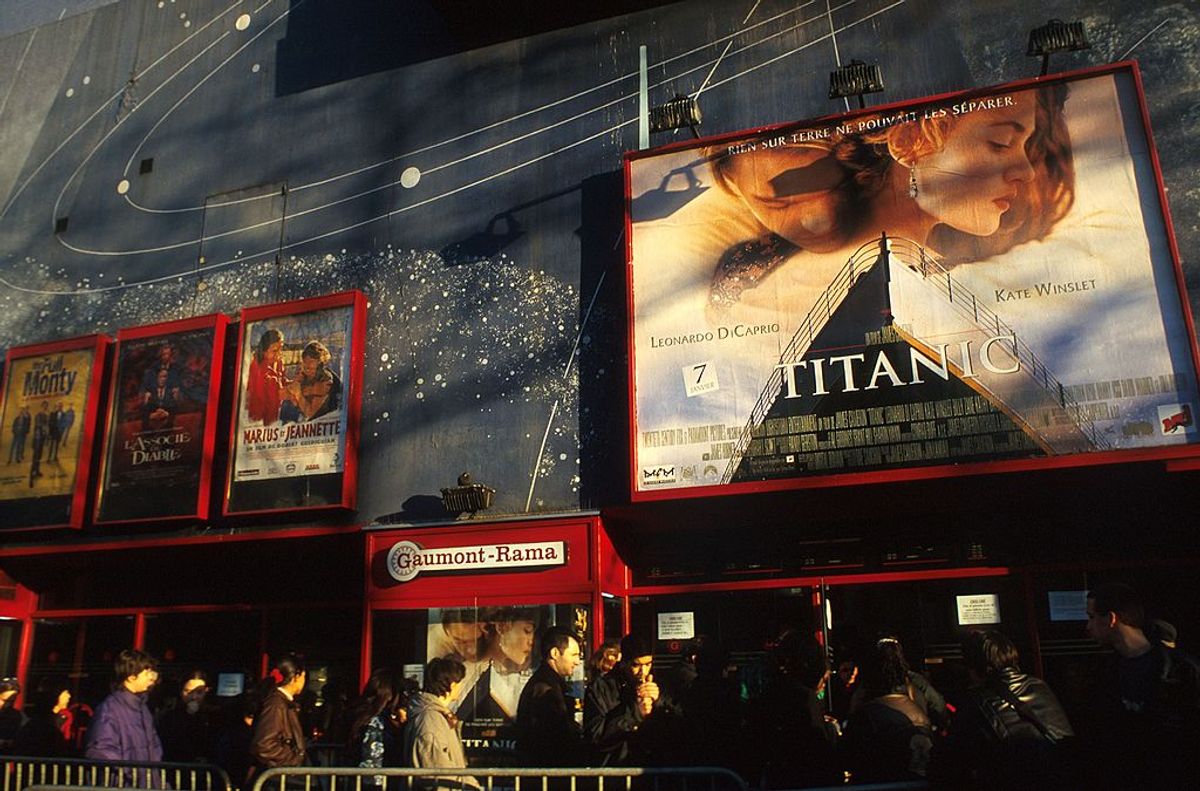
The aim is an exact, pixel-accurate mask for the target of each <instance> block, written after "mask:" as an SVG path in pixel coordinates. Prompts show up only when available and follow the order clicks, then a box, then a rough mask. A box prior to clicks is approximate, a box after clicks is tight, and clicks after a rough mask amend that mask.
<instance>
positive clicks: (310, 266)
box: [0, 0, 1200, 520]
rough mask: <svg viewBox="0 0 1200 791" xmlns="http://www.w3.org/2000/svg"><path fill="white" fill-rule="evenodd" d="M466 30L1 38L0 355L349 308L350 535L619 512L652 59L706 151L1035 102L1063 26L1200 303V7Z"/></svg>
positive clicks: (273, 28)
mask: <svg viewBox="0 0 1200 791" xmlns="http://www.w3.org/2000/svg"><path fill="white" fill-rule="evenodd" d="M86 5H87V4H81V5H79V8H84V7H86ZM501 5H503V4H501ZM471 6H472V4H470V3H467V4H463V3H458V4H454V3H439V2H432V0H430V1H428V2H416V1H414V2H405V3H394V2H393V3H382V2H374V0H372V2H365V0H364V2H363V3H362V4H361V5H360V4H357V3H355V4H350V3H346V2H344V0H343V2H338V1H337V0H292V1H291V2H285V0H252V2H231V0H165V1H164V2H159V0H124V1H123V2H117V3H111V4H107V5H101V6H100V7H96V8H92V9H90V10H85V11H84V12H82V13H78V14H76V15H74V16H67V17H64V18H63V19H61V20H57V21H52V22H48V23H43V24H40V25H39V26H36V27H32V28H28V29H23V30H20V31H19V32H14V33H12V34H11V35H8V36H7V37H6V38H3V39H0V344H2V345H4V346H13V345H19V344H25V343H31V342H36V341H43V340H49V339H54V338H60V337H68V336H72V335H78V334H84V333H91V332H108V333H115V331H116V330H117V329H118V328H120V327H123V326H131V325H137V324H144V323H150V322H157V321H163V320H168V319H173V318H180V317H183V316H188V315H196V314H202V313H209V312H213V311H226V312H228V313H230V314H236V312H237V311H238V310H239V309H240V308H242V307H244V306H248V305H257V304H263V303H270V302H276V301H280V300H286V299H293V298H298V297H304V296H311V295H316V294H322V293H328V292H331V291H336V290H342V289H347V288H360V289H362V290H364V291H365V292H366V293H367V294H368V297H369V299H370V317H369V329H368V341H367V368H366V377H365V379H366V392H365V403H364V411H363V429H364V430H363V438H364V439H363V443H362V447H361V459H362V462H363V463H362V476H361V489H360V518H362V519H364V520H370V519H375V518H378V517H380V516H384V515H388V514H395V513H397V512H402V513H403V514H404V517H405V518H410V519H418V520H419V519H421V518H424V517H428V516H433V515H435V513H436V509H430V508H429V507H428V506H429V504H432V503H433V502H434V500H433V498H435V497H436V496H437V494H438V488H439V487H441V486H447V485H450V484H452V483H453V481H454V478H455V477H456V476H457V474H458V473H459V472H461V471H463V470H470V471H471V472H472V473H474V475H475V477H476V479H477V480H480V481H483V482H486V483H488V484H490V485H492V486H494V487H496V489H498V491H499V493H498V495H497V504H496V507H495V508H494V509H493V510H492V513H493V514H510V513H511V514H518V513H525V512H571V511H575V510H579V509H581V508H593V507H598V506H600V505H602V504H607V503H611V502H614V501H619V500H620V499H622V498H623V497H624V496H625V484H624V480H625V465H626V463H627V462H626V452H627V450H626V446H627V441H626V439H625V436H624V433H625V431H626V418H625V389H626V377H625V373H624V364H625V363H624V343H625V341H624V284H623V280H622V277H623V275H622V268H623V262H624V258H623V256H624V247H623V240H622V237H621V234H622V228H623V221H622V215H621V212H622V205H621V201H622V197H623V196H622V187H621V179H620V175H619V168H620V161H621V160H620V158H621V153H622V152H623V151H625V150H627V149H630V148H633V147H635V146H636V144H637V126H636V112H637V99H636V90H637V75H636V70H637V63H638V46H639V45H646V46H647V47H648V50H649V59H650V63H651V68H650V82H651V101H652V103H658V102H661V101H664V100H666V99H667V98H670V97H671V96H672V95H674V94H675V93H694V92H696V91H697V90H700V89H701V88H703V90H702V92H701V94H700V101H701V104H702V106H703V109H704V113H705V124H704V127H703V131H704V132H705V133H706V134H716V133H721V132H727V131H733V130H737V129H742V128H746V127H751V126H756V125H760V124H767V123H774V122H781V121H787V120H795V119H800V118H805V117H812V116H818V115H824V114H827V113H830V112H836V111H839V110H842V109H845V106H844V105H842V104H839V103H835V102H830V101H829V100H828V99H827V98H826V91H827V86H828V81H827V80H828V78H827V75H828V72H829V71H830V69H831V68H833V67H834V66H835V65H836V63H837V62H838V61H839V60H841V61H843V62H844V61H848V60H849V59H850V58H854V57H857V58H861V59H864V60H868V61H875V62H878V63H880V65H881V66H882V68H883V72H884V75H885V81H886V83H887V92H886V93H885V94H884V95H883V96H882V98H879V97H874V98H877V99H878V100H879V101H885V100H886V101H895V100H900V99H906V98H916V97H920V96H925V95H929V94H934V93H939V92H944V91H950V90H957V89H964V88H970V87H976V86H982V85H989V84H995V83H1000V82H1006V81H1010V80H1014V79H1019V78H1023V77H1027V76H1031V75H1033V74H1036V73H1037V70H1038V68H1039V65H1040V64H1039V62H1038V61H1037V60H1035V59H1031V58H1027V57H1026V56H1025V54H1024V50H1025V44H1026V38H1027V34H1028V30H1029V28H1031V27H1034V26H1036V25H1040V24H1043V23H1044V22H1045V21H1046V20H1047V19H1048V18H1050V17H1058V18H1062V19H1080V20H1082V21H1084V23H1085V24H1086V25H1087V29H1088V32H1089V34H1090V37H1091V39H1092V43H1093V49H1092V50H1090V51H1087V52H1082V53H1077V54H1069V55H1063V56H1059V57H1058V58H1057V59H1056V60H1055V61H1054V64H1053V65H1054V68H1055V70H1065V69H1069V68H1076V67H1082V66H1087V65H1094V64H1100V63H1105V62H1110V61H1113V60H1117V59H1121V58H1126V57H1132V58H1137V59H1138V60H1140V62H1141V65H1142V69H1143V71H1144V79H1145V86H1146V93H1147V98H1148V101H1149V105H1150V110H1151V116H1152V123H1153V125H1154V128H1155V132H1156V137H1157V141H1158V147H1159V151H1160V153H1161V155H1162V160H1163V170H1164V176H1165V179H1166V183H1167V186H1168V190H1169V193H1168V194H1169V198H1170V202H1171V208H1172V212H1173V214H1174V218H1175V228H1176V232H1177V234H1178V237H1179V242H1180V248H1181V250H1182V254H1183V257H1184V265H1185V272H1186V274H1187V277H1188V280H1189V283H1190V288H1191V294H1192V298H1193V302H1195V299H1196V294H1197V292H1198V289H1200V269H1198V266H1197V262H1196V259H1195V254H1194V252H1193V251H1194V250H1196V249H1197V246H1198V245H1200V183H1198V179H1197V175H1196V174H1197V170H1196V166H1195V163H1196V161H1197V160H1198V154H1200V144H1198V143H1197V138H1198V136H1200V135H1198V133H1200V90H1198V88H1200V74H1198V73H1197V69H1196V63H1197V62H1200V58H1198V57H1197V49H1198V48H1200V10H1198V9H1197V7H1196V5H1195V4H1193V3H1184V2H1179V3H1144V2H1136V1H1135V0H1095V1H1093V2H1088V1H1085V0H1078V1H1077V2H1037V3H1034V2H1026V0H996V2H950V3H947V2H936V1H934V0H907V1H906V0H857V1H854V0H851V1H846V0H842V1H841V2H835V1H834V0H830V2H825V0H820V1H819V2H781V0H762V1H761V2H753V1H752V0H744V1H743V2H728V1H727V0H696V1H695V2H683V3H676V4H662V3H650V2H642V3H637V2H625V3H609V4H600V5H599V6H597V7H595V8H589V9H588V10H587V11H586V12H584V11H574V10H570V9H568V10H565V11H560V12H556V14H555V15H553V16H547V15H545V14H544V13H542V14H539V13H538V9H537V4H533V3H514V4H512V6H511V9H510V10H511V13H510V14H507V15H506V14H505V13H504V11H503V9H500V10H498V9H494V8H491V7H490V6H489V5H488V4H483V3H479V4H475V6H474V8H472V7H471ZM347 7H350V10H346V8H347ZM464 7H465V8H466V11H464ZM637 8H642V9H643V10H640V11H635V12H633V13H622V14H621V15H618V16H608V17H605V13H604V12H605V10H606V9H609V11H610V13H611V12H614V11H615V12H629V11H634V10H635V9H637ZM38 21H40V20H38ZM562 25H569V26H568V27H562ZM18 28H20V25H19V24H16V25H14V26H13V27H10V28H8V30H14V29H18ZM512 36H519V37H517V38H512ZM654 142H655V143H656V144H658V143H664V142H668V138H661V139H656V140H655V141H654ZM147 160H152V163H150V162H146V164H145V166H143V162H145V161H147ZM142 170H147V171H148V172H145V173H143V172H142ZM64 222H65V229H63V230H62V231H61V232H60V233H55V226H56V223H58V224H59V225H62V224H63V223H64Z"/></svg>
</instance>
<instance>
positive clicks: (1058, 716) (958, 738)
mask: <svg viewBox="0 0 1200 791" xmlns="http://www.w3.org/2000/svg"><path fill="white" fill-rule="evenodd" d="M963 660H964V662H965V663H966V665H967V669H968V671H969V672H970V674H971V680H972V682H973V686H972V687H971V689H970V691H969V692H968V694H967V697H966V698H965V699H964V701H963V702H962V705H961V706H960V708H959V710H958V713H957V714H956V715H955V718H954V724H953V728H952V730H951V733H950V738H949V739H948V741H947V743H946V745H945V750H944V752H942V753H941V754H940V755H939V759H938V764H939V767H938V768H939V771H935V772H934V773H933V774H934V775H935V776H940V778H941V779H943V780H945V779H949V778H953V779H954V781H953V782H951V783H950V785H970V786H971V787H980V788H996V789H1000V788H1005V789H1019V788H1035V787H1036V788H1068V787H1070V786H1071V782H1072V780H1071V774H1072V769H1071V767H1070V766H1069V765H1068V763H1069V762H1068V760H1067V755H1068V751H1065V750H1064V749H1062V747H1063V745H1064V743H1065V742H1067V741H1068V740H1070V739H1071V738H1072V737H1073V736H1074V735H1075V733H1074V731H1073V730H1072V728H1071V723H1070V722H1069V721H1068V719H1067V715H1066V712H1064V711H1063V708H1062V706H1061V705H1060V704H1059V702H1058V698H1057V697H1056V696H1055V694H1054V692H1053V691H1052V690H1051V689H1050V687H1049V686H1047V685H1046V683H1045V682H1044V681H1042V680H1041V679H1039V678H1036V677H1034V676H1031V675H1028V674H1026V673H1022V672H1021V668H1020V655H1019V654H1018V652H1017V648H1016V646H1015V645H1013V643H1012V641H1011V640H1009V639H1008V637H1006V636H1005V635H1003V634H1001V633H1000V632H997V631H986V632H974V633H972V634H970V635H968V636H967V638H966V639H965V640H964V642H963Z"/></svg>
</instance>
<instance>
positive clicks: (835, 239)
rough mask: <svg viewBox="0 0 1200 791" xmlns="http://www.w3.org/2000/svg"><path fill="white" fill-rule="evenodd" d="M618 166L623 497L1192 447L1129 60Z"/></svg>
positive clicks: (1165, 251)
mask: <svg viewBox="0 0 1200 791" xmlns="http://www.w3.org/2000/svg"><path fill="white" fill-rule="evenodd" d="M626 168H627V179H628V190H629V206H628V211H629V228H630V238H629V252H630V263H629V266H630V270H631V273H630V279H629V281H630V284H631V294H630V302H631V314H632V329H631V342H630V343H631V357H632V360H631V366H632V370H633V434H634V438H633V440H634V441H633V448H634V459H633V471H632V472H633V483H634V491H635V494H646V493H651V492H655V491H660V492H661V491H667V490H686V489H689V488H693V487H701V486H720V485H723V484H738V483H749V482H761V481H770V480H781V479H788V478H798V477H802V476H809V475H820V474H830V473H844V472H856V471H867V470H887V469H898V468H905V467H915V466H928V465H940V464H954V463H960V462H969V461H995V460H1010V459H1025V458H1037V457H1047V456H1062V455H1071V454H1087V453H1094V452H1100V451H1111V450H1121V449H1127V448H1158V447H1163V446H1169V445H1177V444H1183V443H1190V442H1195V441H1196V439H1197V436H1198V433H1197V417H1198V416H1197V399H1196V395H1197V393H1196V375H1195V368H1194V358H1193V344H1192V341H1191V338H1190V333H1189V331H1188V321H1189V319H1188V317H1187V314H1186V307H1185V306H1184V304H1183V302H1182V300H1181V299H1180V291H1179V284H1178V281H1177V271H1178V268H1177V263H1176V261H1175V256H1174V254H1173V250H1172V243H1171V238H1170V232H1169V229H1168V227H1167V224H1166V222H1165V219H1164V209H1163V206H1162V204H1161V191H1160V188H1159V182H1158V178H1157V172H1156V168H1155V162H1154V155H1153V151H1152V146H1151V144H1150V141H1149V139H1148V132H1147V127H1146V125H1145V122H1144V114H1143V105H1142V101H1141V96H1140V90H1139V86H1138V80H1137V73H1136V67H1134V66H1132V65H1130V64H1118V65H1117V66H1114V67H1106V68H1104V69H1100V70H1094V71H1091V72H1084V73H1078V74H1075V75H1067V76H1064V77H1060V78H1054V77H1051V78H1044V79H1042V80H1040V81H1035V82H1033V83H1023V84H1013V85H1009V86H1001V87H997V88H993V89H988V90H984V91H975V92H971V93H968V94H962V95H955V96H949V97H938V98H936V99H930V100H926V101H920V102H915V103H910V104H905V105H897V106H889V107H887V108H884V109H882V110H875V111H866V112H861V113H854V114H851V115H847V116H842V117H834V118H827V119H822V120H820V121H818V122H813V123H804V124H798V125H789V126H782V127H776V128H772V129H769V130H767V131H765V132H764V131H761V130H759V131H757V132H755V133H745V134H742V135H738V136H731V137H727V138H722V139H719V140H712V141H707V142H706V141H700V142H697V143H695V144H689V145H686V146H672V147H669V148H667V149H664V150H662V151H658V152H654V151H651V152H645V153H637V154H631V155H629V156H628V158H627V162H626Z"/></svg>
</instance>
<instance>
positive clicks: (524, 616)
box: [426, 605, 588, 766]
mask: <svg viewBox="0 0 1200 791" xmlns="http://www.w3.org/2000/svg"><path fill="white" fill-rule="evenodd" d="M559 623H561V624H564V625H566V626H567V627H568V628H572V629H574V631H575V632H576V634H580V635H584V640H585V642H586V640H587V637H586V635H587V634H588V608H587V607H584V606H582V605H579V606H572V605H557V606H556V605H541V606H528V607H480V608H475V607H462V608H434V609H431V610H429V627H428V638H427V641H426V661H428V660H431V659H436V658H440V657H453V658H455V659H457V660H459V661H460V662H462V663H463V665H464V666H465V667H466V671H467V673H466V676H465V677H464V678H463V685H462V688H461V689H460V691H459V694H458V697H457V698H455V699H454V700H452V701H451V702H450V708H451V710H452V711H454V713H455V714H456V716H457V717H458V719H459V720H460V721H461V722H462V724H463V746H464V747H465V748H466V751H467V755H468V758H471V757H475V758H477V759H478V761H479V763H480V764H481V765H484V766H506V765H514V764H513V761H514V760H515V758H516V735H515V733H514V725H515V723H516V718H517V709H518V703H519V702H520V700H521V692H522V691H524V689H525V685H526V684H527V683H529V679H530V678H531V677H532V676H533V672H534V671H535V670H536V669H537V666H538V664H539V659H538V657H539V656H540V650H539V648H538V645H537V641H536V637H537V635H538V634H540V633H541V632H542V631H544V630H545V629H546V628H548V627H550V626H554V625H556V624H559ZM583 685H584V663H582V662H581V663H580V664H579V666H578V667H577V668H576V670H575V674H574V675H573V676H572V678H571V679H569V680H568V686H569V687H570V689H571V694H572V695H573V696H575V699H576V700H578V701H579V702H580V704H582V702H583ZM579 710H580V711H582V708H580V709H579ZM497 762H498V763H497Z"/></svg>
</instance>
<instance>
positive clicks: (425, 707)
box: [404, 692, 479, 788]
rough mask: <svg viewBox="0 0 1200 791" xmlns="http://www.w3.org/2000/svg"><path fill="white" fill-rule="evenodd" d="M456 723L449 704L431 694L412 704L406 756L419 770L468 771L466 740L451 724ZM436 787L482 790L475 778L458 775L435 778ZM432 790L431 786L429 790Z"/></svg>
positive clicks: (414, 699) (426, 693) (405, 736)
mask: <svg viewBox="0 0 1200 791" xmlns="http://www.w3.org/2000/svg"><path fill="white" fill-rule="evenodd" d="M452 720H455V717H454V715H453V714H451V713H450V709H449V708H447V707H446V704H445V703H444V702H443V701H442V700H441V699H439V698H438V697H436V696H435V695H433V694H431V693H429V692H422V693H421V694H419V695H417V696H416V697H414V698H413V699H412V700H411V701H409V704H408V727H407V730H406V731H405V734H404V753H405V755H406V756H408V758H409V760H410V761H411V762H412V765H413V766H414V767H416V768H418V769H465V768H466V767H467V757H466V755H465V754H464V753H463V746H462V739H461V738H459V735H458V730H457V728H456V727H455V726H454V725H451V721H452ZM434 779H435V780H438V781H440V783H436V784H435V787H442V788H458V787H460V785H461V786H466V787H473V788H478V787H479V781H478V780H476V779H475V778H474V777H469V776H462V775H454V776H450V775H448V776H446V777H440V778H434ZM427 787H428V786H427Z"/></svg>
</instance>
